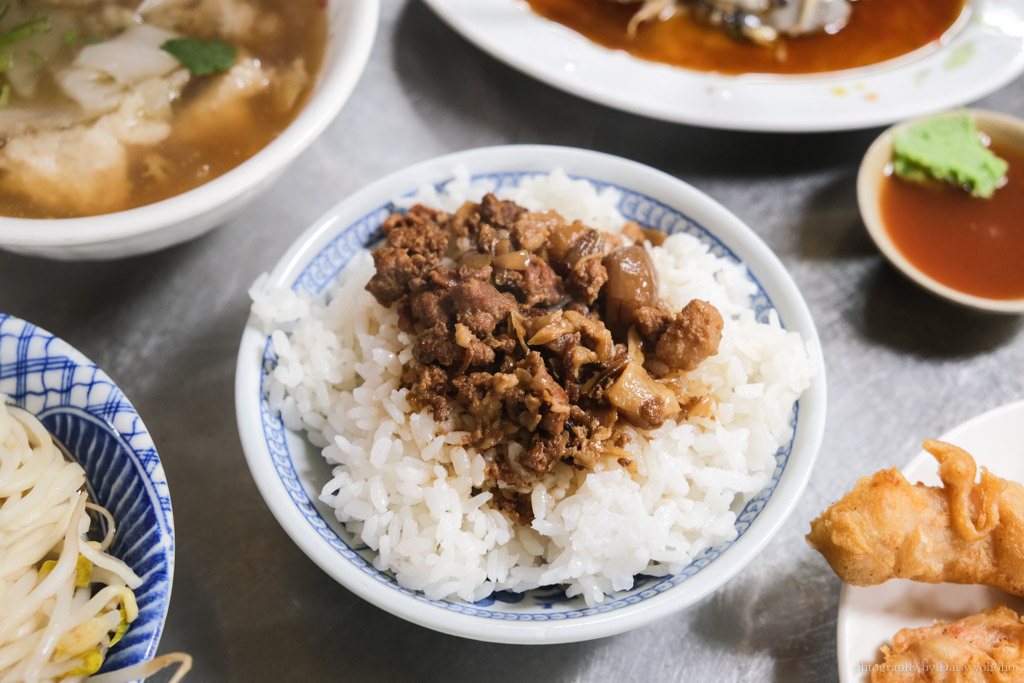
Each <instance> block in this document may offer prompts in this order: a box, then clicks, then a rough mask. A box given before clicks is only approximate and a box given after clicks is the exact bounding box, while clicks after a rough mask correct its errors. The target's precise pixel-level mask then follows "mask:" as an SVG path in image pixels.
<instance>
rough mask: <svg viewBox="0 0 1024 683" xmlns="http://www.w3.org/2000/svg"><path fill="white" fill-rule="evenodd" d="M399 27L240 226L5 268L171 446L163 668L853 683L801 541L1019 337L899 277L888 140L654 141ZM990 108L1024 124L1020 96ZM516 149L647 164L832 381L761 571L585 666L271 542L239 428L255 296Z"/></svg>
mask: <svg viewBox="0 0 1024 683" xmlns="http://www.w3.org/2000/svg"><path fill="white" fill-rule="evenodd" d="M384 4H385V6H384V9H383V16H382V17H381V28H380V32H379V34H378V37H377V43H376V46H375V48H374V52H373V55H372V57H371V61H370V64H369V66H368V68H367V71H366V73H365V75H364V76H363V79H362V81H361V83H360V85H359V87H358V88H357V90H356V91H355V93H354V94H353V96H352V98H351V100H350V101H349V102H348V104H347V105H346V106H345V109H344V110H343V112H342V114H341V116H340V117H339V118H338V119H337V120H336V121H335V122H334V123H333V125H331V126H330V128H329V129H328V130H327V132H326V133H325V134H324V135H323V137H321V138H320V139H319V140H318V141H317V142H316V143H315V144H314V145H313V147H312V148H311V149H310V150H308V151H307V152H306V153H305V154H303V155H302V156H301V157H300V158H299V160H298V162H297V163H296V164H295V165H294V166H293V167H292V168H291V169H290V170H289V171H288V172H287V173H286V174H285V176H284V177H283V178H282V179H281V180H280V182H278V183H277V184H276V185H275V186H274V187H273V188H272V189H271V190H270V191H268V192H266V193H265V194H263V195H262V196H261V197H260V198H259V199H257V200H256V201H255V203H253V204H252V205H251V206H249V207H248V208H247V209H246V210H245V212H244V213H243V214H242V215H241V216H239V217H238V218H237V219H236V220H234V221H232V222H231V223H230V224H228V225H225V226H224V227H222V228H220V229H218V230H216V231H215V232H213V233H211V234H209V235H207V236H205V237H202V238H200V239H198V240H196V241H194V242H192V243H189V244H186V245H183V246H180V247H177V248H173V249H170V250H167V251H164V252H162V253H158V254H153V255H149V256H143V257H139V258H132V259H126V260H121V261H113V262H106V263H55V262H48V261H43V260H36V259H29V258H24V257H19V256H14V255H10V254H2V255H0V310H3V311H6V312H9V313H12V314H14V315H17V316H20V317H23V318H26V319H28V320H30V321H32V322H34V323H36V324H38V325H41V326H43V327H45V328H47V329H49V330H50V331H52V332H54V333H55V334H57V335H59V336H61V337H63V338H64V339H66V340H68V341H69V342H71V343H72V344H73V345H75V346H77V347H78V348H79V349H80V350H82V351H83V352H84V353H85V354H86V355H88V356H90V357H91V358H92V359H93V360H95V361H96V362H97V363H98V364H99V365H100V366H101V367H103V368H104V369H105V370H107V372H108V373H109V374H110V375H111V376H112V377H113V378H114V379H115V380H116V381H117V382H118V383H119V384H120V385H121V387H122V388H123V389H124V390H125V392H126V393H127V394H128V396H129V398H130V399H131V400H132V401H133V402H134V403H135V405H136V406H137V407H138V409H139V412H140V413H141V414H142V416H143V419H144V420H145V421H146V424H147V425H148V427H149V429H150V431H151V432H152V434H153V437H154V439H155V441H156V444H157V447H158V449H159V451H160V455H161V458H162V460H163V463H164V467H165V469H166V472H167V477H168V479H169V482H170V489H171V493H172V497H173V501H174V516H175V521H176V527H177V566H176V575H175V582H174V586H175V587H174V595H173V598H172V602H171V608H170V615H169V618H168V620H167V626H166V630H165V633H164V636H163V640H162V642H161V647H160V650H161V651H163V652H170V651H174V650H184V651H186V652H190V653H192V655H193V656H194V657H195V668H194V671H193V673H192V674H191V675H190V676H189V678H188V679H187V680H188V681H190V683H202V682H205V681H328V680H345V681H377V680H380V681H406V680H426V681H433V680H443V681H452V682H455V681H477V680H480V679H482V678H486V679H487V680H490V681H605V680H607V681H616V682H618V683H624V682H626V681H655V680H660V681H722V682H724V681H785V682H790V681H793V682H797V681H815V682H820V681H834V680H837V673H836V654H835V631H836V608H837V602H838V597H839V588H840V582H839V580H838V579H837V578H836V577H835V576H834V575H833V574H832V572H831V571H830V570H829V568H828V566H827V565H826V564H825V562H824V561H823V560H822V558H821V557H820V556H818V555H817V554H816V553H814V552H813V551H811V550H810V549H809V548H808V547H807V546H806V544H805V543H804V541H803V535H804V534H805V533H806V532H807V530H808V523H809V521H810V519H812V518H813V517H814V516H815V515H816V514H817V513H818V512H819V511H820V510H821V509H823V508H824V507H825V506H826V505H827V504H828V503H830V502H831V501H832V500H834V499H835V498H837V497H838V496H839V495H841V494H842V493H843V492H845V491H846V490H848V489H849V487H850V486H852V484H853V482H854V480H855V479H856V478H857V477H858V476H860V475H862V474H867V473H869V472H873V471H875V470H877V469H880V468H882V467H887V466H891V465H902V464H903V463H905V462H906V461H907V460H908V459H909V458H910V457H911V456H912V455H914V454H915V453H916V452H917V451H918V449H919V444H920V442H921V440H922V438H924V437H926V436H937V435H939V434H941V433H942V432H944V431H946V430H947V429H949V428H951V427H953V426H954V425H956V424H958V423H960V422H962V421H963V420H965V419H967V418H969V417H971V416H973V415H975V414H977V413H980V412H982V411H984V410H987V409H989V408H992V407H995V406H997V405H1000V404H1003V403H1006V402H1009V401H1012V400H1015V399H1019V398H1022V397H1024V372H1022V370H1024V333H1022V330H1021V327H1022V319H1021V318H1019V317H994V316H985V315H979V314H973V313H969V312H966V311H963V310H960V309H957V308H954V307H953V306H951V305H948V304H946V303H943V302H942V301H940V300H938V299H935V298H933V297H931V296H930V295H928V294H926V293H924V292H923V291H921V290H919V289H917V288H916V287H915V286H914V285H912V284H910V283H909V282H908V281H906V280H904V279H903V278H902V277H901V276H900V275H898V274H897V273H896V272H895V271H894V270H893V269H892V268H891V267H890V266H889V265H888V264H887V263H886V262H884V260H883V258H882V257H881V255H880V254H879V253H878V252H877V251H876V249H875V248H874V245H873V244H872V242H871V241H870V239H869V238H868V236H867V233H866V232H865V230H864V227H863V225H862V224H861V220H860V217H859V214H858V211H857V205H856V196H855V189H854V179H855V175H856V170H857V165H858V162H859V161H860V158H861V155H862V154H863V153H864V151H865V150H866V148H867V146H868V144H869V143H870V141H871V140H872V139H873V138H874V137H875V136H876V135H877V133H878V131H877V130H873V131H861V132H853V133H838V134H816V135H763V134H750V133H735V132H718V131H708V130H701V129H696V128H689V127H684V126H677V125H670V124H665V123H659V122H655V121H650V120H646V119H643V118H639V117H636V116H631V115H627V114H623V113H619V112H617V111H613V110H610V109H606V108H603V107H601V106H598V105H594V104H591V103H589V102H585V101H583V100H580V99H577V98H575V97H572V96H570V95H566V94H563V93H562V92H559V91H557V90H554V89H552V88H550V87H548V86H545V85H542V84H540V83H538V82H535V81H533V80H531V79H530V78H528V77H526V76H524V75H522V74H520V73H519V72H517V71H514V70H512V69H510V68H508V67H506V66H504V65H503V64H501V63H499V62H496V61H494V60H493V59H491V58H489V57H487V56H485V55H484V54H482V53H481V52H479V51H478V50H476V49H475V48H473V47H472V46H471V45H470V44H468V43H467V42H465V41H464V40H463V39H461V38H460V37H458V36H457V35H456V34H455V33H453V32H452V31H451V30H450V29H449V28H448V27H447V26H446V25H444V24H443V23H442V22H441V21H439V20H438V19H437V18H436V17H435V16H434V15H433V14H432V13H431V12H430V11H429V10H428V9H427V8H426V7H425V6H424V5H423V4H422V3H420V2H418V1H417V0H388V1H387V2H385V3H384ZM979 106H982V107H986V108H989V109H994V110H998V111H1004V112H1016V113H1021V112H1024V81H1021V80H1018V81H1017V82H1015V83H1013V84H1011V85H1010V86H1009V87H1007V88H1005V89H1003V90H1002V91H1000V92H998V93H996V94H994V95H992V96H990V97H989V98H987V99H985V100H984V101H983V102H981V103H980V105H979ZM517 142H530V143H551V144H561V145H573V146H578V147H585V148H590V149H596V150H600V151H604V152H610V153H612V154H618V155H622V156H625V157H629V158H632V159H636V160H638V161H641V162H644V163H646V164H650V165H651V166H654V167H656V168H660V169H663V170H665V171H667V172H669V173H671V174H673V175H675V176H677V177H679V178H682V179H683V180H685V181H687V182H689V183H692V184H693V185H695V186H696V187H697V188H699V189H701V190H703V191H705V192H707V193H708V194H710V195H711V196H712V197H714V198H716V199H718V200H719V201H721V202H722V203H723V204H725V205H726V206H727V207H729V208H730V209H732V210H733V211H734V212H735V213H736V214H738V215H739V216H740V217H741V218H742V219H743V220H745V221H746V222H747V223H748V224H749V225H751V226H752V227H753V229H754V230H755V231H756V232H757V233H758V234H760V235H761V236H762V237H763V238H764V239H765V240H766V241H767V243H768V244H769V245H770V246H771V248H772V249H774V250H775V252H776V253H777V254H778V255H779V257H780V258H781V259H782V261H783V262H784V263H785V264H786V266H787V267H788V268H789V270H790V272H791V273H792V274H793V277H794V278H795V280H796V282H797V284H798V285H799V287H800V289H801V290H802V291H803V293H804V296H805V297H806V299H807V302H808V304H809V306H810V309H811V312H812V314H813V315H814V318H815V320H816V322H817V325H818V330H819V333H820V335H821V339H822V344H823V350H824V354H825V359H826V364H827V369H828V385H829V405H828V426H827V430H826V435H825V440H824V444H823V447H822V451H821V454H820V456H819V458H818V462H817V465H816V467H815V470H814V472H813V475H812V478H811V481H810V484H809V486H808V488H807V490H806V493H805V494H804V496H803V498H802V499H801V500H800V502H799V504H798V506H797V507H796V510H795V512H794V513H793V515H792V516H791V517H790V518H789V520H788V521H787V522H786V524H785V525H784V527H783V528H782V530H781V531H780V533H779V534H778V535H777V536H776V537H775V539H774V540H773V542H772V543H771V544H769V545H768V546H767V548H766V549H765V550H764V551H763V552H762V554H761V555H760V557H758V558H757V559H756V560H755V561H754V562H753V563H752V564H751V565H750V566H748V567H747V568H746V569H745V570H744V571H743V572H742V573H740V574H739V575H738V576H737V577H736V578H735V579H733V580H732V581H731V582H730V583H728V584H727V585H726V586H725V587H724V588H723V589H721V590H719V591H718V592H717V593H716V594H714V595H713V596H712V597H710V598H708V599H706V600H705V601H704V602H702V603H700V604H697V605H695V606H694V607H692V608H690V609H688V610H685V611H683V612H681V613H678V614H676V615H674V616H671V617H669V618H666V619H664V620H662V621H659V622H657V623H654V624H652V625H650V626H647V627H645V628H641V629H639V630H636V631H633V632H631V633H627V634H623V635H620V636H616V637H612V638H605V639H602V640H597V641H591V642H585V643H578V644H571V645H552V646H535V647H516V646H503V645H492V644H486V643H478V642H473V641H469V640H462V639H459V638H455V637H451V636H446V635H441V634H438V633H434V632H431V631H429V630H426V629H423V628H420V627H418V626H414V625H412V624H409V623H406V622H405V621H402V620H401V619H398V618H397V617H393V616H391V615H389V614H387V613H385V612H383V611H381V610H379V609H377V608H375V607H373V606H371V605H370V604H368V603H366V602H363V601H362V600H361V599H359V598H357V597H355V596H354V595H353V594H351V593H349V592H348V591H347V590H345V589H344V588H342V587H341V586H339V585H338V584H336V583H335V582H334V581H333V580H332V579H331V578H329V577H328V576H327V575H326V574H324V573H323V572H322V571H321V570H320V569H318V568H317V567H316V566H315V565H314V564H313V562H312V561H310V560H309V559H307V558H306V556H305V555H304V554H303V553H302V552H301V551H300V550H299V549H298V548H297V547H296V546H295V545H294V544H293V543H292V542H291V541H290V540H289V538H288V537H287V536H286V535H285V533H284V532H283V531H282V530H281V528H280V527H279V526H278V524H277V523H276V521H275V520H274V518H273V517H272V516H271V514H270V512H269V511H268V509H267V507H266V506H265V505H264V503H263V500H262V499H261V498H260V495H259V493H258V491H257V489H256V486H255V485H254V484H253V481H252V478H251V477H250V475H249V472H248V469H247V468H246V464H245V460H244V458H243V455H242V450H241V446H240V444H239V439H238V434H237V430H236V426H235V411H234V387H233V379H234V369H235V357H236V352H237V346H238V341H239V336H240V334H241V330H242V327H243V325H244V322H245V320H246V317H247V315H248V299H247V296H246V289H247V288H248V286H249V284H250V283H251V282H252V281H253V280H254V279H255V278H256V276H257V275H258V274H259V273H260V272H262V271H265V270H267V269H269V268H270V267H272V266H273V264H274V263H275V262H276V261H277V259H278V258H279V256H280V255H281V254H282V253H283V252H284V250H285V248H286V247H287V246H288V245H289V244H290V243H291V242H292V241H293V240H294V239H295V238H296V236H297V235H298V234H299V233H300V232H301V231H302V230H303V229H304V228H305V227H306V226H307V225H309V224H310V223H311V222H312V221H313V220H315V219H316V218H317V217H318V216H319V215H320V214H321V213H323V212H324V211H325V210H326V209H328V208H329V207H330V206H332V205H333V204H334V203H336V202H337V201H339V200H340V199H341V198H342V197H344V196H346V195H347V194H348V193H350V192H352V191H354V190H356V189H358V188H360V187H361V186H363V185H365V184H366V183H368V182H370V181H372V180H374V179H376V178H378V177H380V176H382V175H384V174H386V173H388V172H390V171H393V170H396V169H399V168H401V167H404V166H406V165H408V164H410V163H412V162H416V161H420V160H423V159H427V158H430V157H433V156H436V155H438V154H442V153H445V152H450V151H454V150H458V149H463V148H468V147H476V146H480V145H490V144H499V143H517ZM161 680H162V679H161Z"/></svg>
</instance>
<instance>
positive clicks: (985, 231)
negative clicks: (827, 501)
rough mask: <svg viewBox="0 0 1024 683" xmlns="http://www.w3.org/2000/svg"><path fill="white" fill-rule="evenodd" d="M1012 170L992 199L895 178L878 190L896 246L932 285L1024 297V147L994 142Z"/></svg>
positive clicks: (981, 294) (991, 296)
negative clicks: (929, 279) (930, 279)
mask: <svg viewBox="0 0 1024 683" xmlns="http://www.w3.org/2000/svg"><path fill="white" fill-rule="evenodd" d="M991 149H992V151H993V152H995V153H996V154H997V155H998V156H1000V157H1002V158H1003V159H1005V160H1006V161H1007V162H1008V163H1009V165H1010V168H1009V170H1008V171H1007V174H1006V176H1007V183H1006V185H1005V186H1003V187H1001V188H1000V189H998V190H996V191H995V194H994V195H993V196H992V198H991V199H979V198H976V197H972V196H971V195H970V193H968V192H966V191H964V190H962V189H960V188H957V187H952V186H949V185H946V184H936V185H934V186H932V185H922V184H920V183H914V182H910V181H907V180H903V179H901V178H899V177H896V176H895V175H891V176H887V177H886V178H885V179H883V181H882V185H881V189H880V192H879V203H880V208H881V215H882V223H883V224H884V225H885V229H886V232H888V233H889V237H890V238H892V241H893V245H894V246H895V247H896V249H897V250H899V252H900V253H901V254H903V256H904V257H906V259H907V260H908V261H910V263H912V264H913V265H914V266H916V267H917V268H918V270H920V271H921V272H922V273H924V274H925V275H928V276H929V277H931V278H932V279H934V280H936V281H938V282H940V283H942V284H944V285H946V286H947V287H951V288H953V289H955V290H958V291H960V292H963V293H965V294H972V295H974V296H979V297H984V298H987V299H1020V298H1024V149H1022V148H1020V147H1015V146H1011V145H1009V144H1001V143H1000V142H998V141H995V140H993V142H992V145H991Z"/></svg>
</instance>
